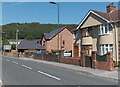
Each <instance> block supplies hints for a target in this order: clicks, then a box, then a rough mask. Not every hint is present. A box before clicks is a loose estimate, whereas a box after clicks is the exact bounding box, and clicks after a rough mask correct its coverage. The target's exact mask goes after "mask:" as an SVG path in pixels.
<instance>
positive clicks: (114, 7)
mask: <svg viewBox="0 0 120 87" xmlns="http://www.w3.org/2000/svg"><path fill="white" fill-rule="evenodd" d="M106 10H107V13H110V12H111V11H113V10H116V6H114V4H113V3H111V4H109V5H108V6H106Z"/></svg>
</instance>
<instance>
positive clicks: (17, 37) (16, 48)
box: [16, 24, 19, 52]
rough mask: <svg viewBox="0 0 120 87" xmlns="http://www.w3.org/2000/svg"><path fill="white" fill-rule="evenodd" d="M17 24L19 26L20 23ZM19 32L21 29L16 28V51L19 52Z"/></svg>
mask: <svg viewBox="0 0 120 87" xmlns="http://www.w3.org/2000/svg"><path fill="white" fill-rule="evenodd" d="M17 26H18V24H17ZM18 32H19V30H18V28H17V30H16V52H18V50H17V46H18Z"/></svg>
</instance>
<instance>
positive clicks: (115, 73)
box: [20, 58, 120, 80]
mask: <svg viewBox="0 0 120 87" xmlns="http://www.w3.org/2000/svg"><path fill="white" fill-rule="evenodd" d="M20 59H23V60H30V61H36V62H40V63H44V64H49V65H53V66H56V67H62V68H66V69H71V70H75V71H79V72H84V73H89V74H93V75H96V76H102V77H106V78H110V79H115V80H119V78H118V74H119V76H120V73H118V71H119V68H115V70H114V71H106V70H100V69H92V68H89V67H81V66H76V65H70V64H63V63H57V62H52V61H44V60H38V59H33V58H20Z"/></svg>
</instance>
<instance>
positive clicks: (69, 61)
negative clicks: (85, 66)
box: [60, 57, 80, 65]
mask: <svg viewBox="0 0 120 87" xmlns="http://www.w3.org/2000/svg"><path fill="white" fill-rule="evenodd" d="M60 61H61V63H65V64H72V65H80V58H71V57H68V58H67V57H65V58H61V59H60Z"/></svg>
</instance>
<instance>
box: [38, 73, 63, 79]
mask: <svg viewBox="0 0 120 87" xmlns="http://www.w3.org/2000/svg"><path fill="white" fill-rule="evenodd" d="M38 72H39V73H41V74H43V75H46V76H48V77H51V78H54V79H56V80H61V79H60V78H58V77H55V76H52V75H50V74H47V73H44V72H42V71H38Z"/></svg>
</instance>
